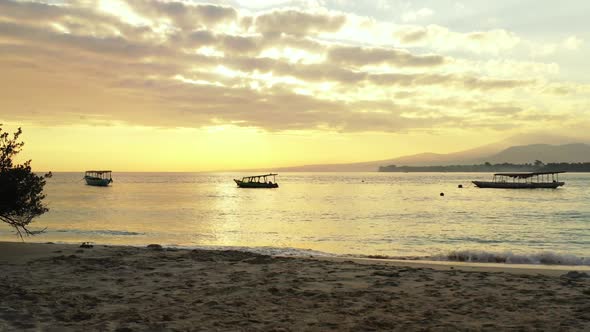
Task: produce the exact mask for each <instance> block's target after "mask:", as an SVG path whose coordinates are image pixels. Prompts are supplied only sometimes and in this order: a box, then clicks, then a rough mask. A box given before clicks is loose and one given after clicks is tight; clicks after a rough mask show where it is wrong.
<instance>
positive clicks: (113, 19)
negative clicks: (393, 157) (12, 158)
mask: <svg viewBox="0 0 590 332" xmlns="http://www.w3.org/2000/svg"><path fill="white" fill-rule="evenodd" d="M432 14H433V12H432V11H428V10H427V9H424V10H423V9H421V10H419V11H417V12H416V13H415V17H413V18H412V17H410V16H408V19H407V20H406V21H407V22H413V21H418V18H420V17H426V16H429V15H432ZM363 36H371V37H370V38H369V37H366V38H364V37H363ZM523 42H524V41H523V39H522V38H521V37H519V36H517V35H516V34H514V33H512V32H509V31H506V30H502V29H493V30H489V31H475V32H469V33H459V32H454V31H451V30H449V29H447V28H444V27H440V26H434V25H427V26H418V25H413V26H409V25H405V23H404V24H401V25H394V24H385V23H381V22H377V21H374V20H372V19H369V18H366V17H361V16H357V15H354V14H351V13H343V12H335V11H330V10H328V9H325V8H318V7H316V8H314V9H300V8H295V7H293V8H283V9H273V10H270V11H258V12H251V11H246V10H244V9H241V8H237V7H230V6H222V5H215V4H199V3H192V2H183V1H158V0H148V1H145V0H127V1H125V2H123V1H119V0H102V1H98V2H87V1H82V0H80V1H71V2H68V3H66V4H60V5H52V4H47V3H42V2H14V1H3V2H0V70H1V71H2V73H3V75H4V78H3V80H2V82H1V83H0V91H1V92H0V100H1V101H0V120H10V121H29V122H42V123H55V124H58V123H59V124H64V123H65V124H67V123H80V122H84V123H96V124H99V125H108V124H112V123H127V124H132V125H145V126H157V127H202V126H209V125H221V124H230V125H235V126H246V127H256V128H261V129H264V130H268V131H282V130H328V131H344V132H359V131H377V132H406V131H412V130H419V131H424V130H431V131H435V130H438V129H440V128H456V127H464V128H483V127H485V128H492V129H498V128H508V127H514V126H520V125H527V124H528V123H530V121H531V119H535V120H536V121H537V122H538V123H539V124H543V123H550V122H551V121H554V119H555V117H556V116H561V121H564V122H567V121H570V117H569V115H568V114H573V113H572V110H573V111H574V112H575V111H576V110H577V109H579V107H580V106H579V105H580V100H581V99H582V97H581V94H580V92H579V91H582V90H583V89H584V88H583V87H580V86H579V85H574V88H572V86H571V85H567V84H566V83H563V84H561V83H556V82H552V83H550V82H549V81H548V79H549V78H550V76H551V74H552V73H554V72H555V71H558V70H559V68H558V67H556V65H555V64H546V63H540V62H531V61H528V62H527V61H518V60H509V59H505V60H502V61H500V60H493V61H489V60H477V59H473V58H472V57H458V56H457V55H456V54H455V55H451V54H449V53H445V52H448V51H451V50H452V51H457V50H462V51H463V52H469V53H471V54H481V53H487V54H492V55H493V54H496V55H498V54H500V53H501V52H504V51H506V50H508V49H512V48H514V47H517V45H519V44H521V43H523ZM561 45H562V46H563V48H567V49H570V50H572V49H577V48H579V47H580V45H582V40H580V39H579V38H575V37H571V38H568V39H566V40H565V41H564V42H563V43H562V44H561ZM524 70H526V71H527V73H532V74H530V75H520V74H519V73H521V72H522V71H524ZM564 91H567V94H568V98H567V100H563V95H564V93H563V92H564ZM531 96H535V97H534V98H531ZM559 98H561V99H559ZM541 101H543V102H547V103H549V104H551V103H553V104H555V103H557V102H559V103H560V104H559V105H560V107H561V108H560V109H559V110H554V109H550V108H548V107H547V104H546V103H543V102H541ZM572 121H573V119H572Z"/></svg>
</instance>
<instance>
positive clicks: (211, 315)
mask: <svg viewBox="0 0 590 332" xmlns="http://www.w3.org/2000/svg"><path fill="white" fill-rule="evenodd" d="M436 263H437V262H415V261H391V260H374V259H351V258H349V257H323V258H321V257H316V258H309V257H308V258H302V257H299V258H297V257H276V256H275V257H272V256H265V255H260V254H254V253H248V252H240V251H220V250H200V249H196V250H189V249H177V248H158V247H156V248H152V249H149V248H137V247H124V246H104V245H94V247H93V248H87V249H83V248H80V247H79V245H73V244H38V243H14V242H0V266H2V269H0V330H8V331H23V330H25V331H26V330H47V329H53V330H66V331H67V330H80V329H86V330H89V331H93V330H105V331H133V330H219V331H230V330H244V329H245V330H274V331H291V330H293V331H298V330H312V331H325V330H334V331H336V330H338V331H342V330H391V329H409V330H416V329H443V330H445V329H446V330H449V329H450V330H456V329H474V330H482V329H483V330H497V329H519V328H521V329H525V330H527V329H531V328H532V329H548V330H563V329H566V330H585V329H589V328H590V310H589V309H590V278H588V277H587V274H583V273H569V274H567V273H565V272H566V271H564V270H559V271H558V272H556V270H555V269H543V268H538V269H533V268H531V269H528V268H521V267H518V268H501V267H497V266H480V267H473V266H471V265H465V264H436ZM446 263H448V262H446Z"/></svg>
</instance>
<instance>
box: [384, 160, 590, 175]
mask: <svg viewBox="0 0 590 332" xmlns="http://www.w3.org/2000/svg"><path fill="white" fill-rule="evenodd" d="M379 172H404V173H416V172H590V162H587V163H548V164H543V163H537V164H531V163H526V164H512V163H501V164H490V163H485V164H479V165H450V166H395V165H391V166H381V167H379Z"/></svg>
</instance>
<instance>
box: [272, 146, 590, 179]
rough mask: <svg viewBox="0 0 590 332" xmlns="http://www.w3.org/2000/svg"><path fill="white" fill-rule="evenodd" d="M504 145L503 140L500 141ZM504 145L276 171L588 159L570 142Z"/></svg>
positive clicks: (589, 151) (586, 151) (589, 150)
mask: <svg viewBox="0 0 590 332" xmlns="http://www.w3.org/2000/svg"><path fill="white" fill-rule="evenodd" d="M504 144H505V143H504ZM504 144H501V143H498V144H490V145H486V146H483V147H479V148H476V149H470V150H466V151H461V152H455V153H449V154H437V153H420V154H415V155H411V156H403V157H399V158H393V159H387V160H378V161H369V162H361V163H351V164H323V165H305V166H296V167H283V168H279V169H277V171H280V172H373V171H377V170H379V167H381V166H390V165H397V166H450V165H476V164H483V163H485V162H489V163H492V164H502V163H511V164H526V163H533V162H534V161H535V160H541V161H543V162H544V163H561V162H564V163H583V162H590V145H588V144H584V143H572V144H563V145H550V144H531V145H522V146H511V147H507V148H505V147H503V148H499V147H502V146H503V145H504Z"/></svg>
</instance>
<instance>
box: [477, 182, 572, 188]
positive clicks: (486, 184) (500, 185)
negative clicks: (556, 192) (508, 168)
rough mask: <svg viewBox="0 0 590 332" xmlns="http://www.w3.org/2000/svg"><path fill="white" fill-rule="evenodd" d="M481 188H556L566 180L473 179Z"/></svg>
mask: <svg viewBox="0 0 590 332" xmlns="http://www.w3.org/2000/svg"><path fill="white" fill-rule="evenodd" d="M472 182H473V184H474V185H476V186H477V187H479V188H498V189H537V188H546V189H555V188H557V187H561V186H563V185H564V184H565V182H538V183H519V182H492V181H472Z"/></svg>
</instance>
